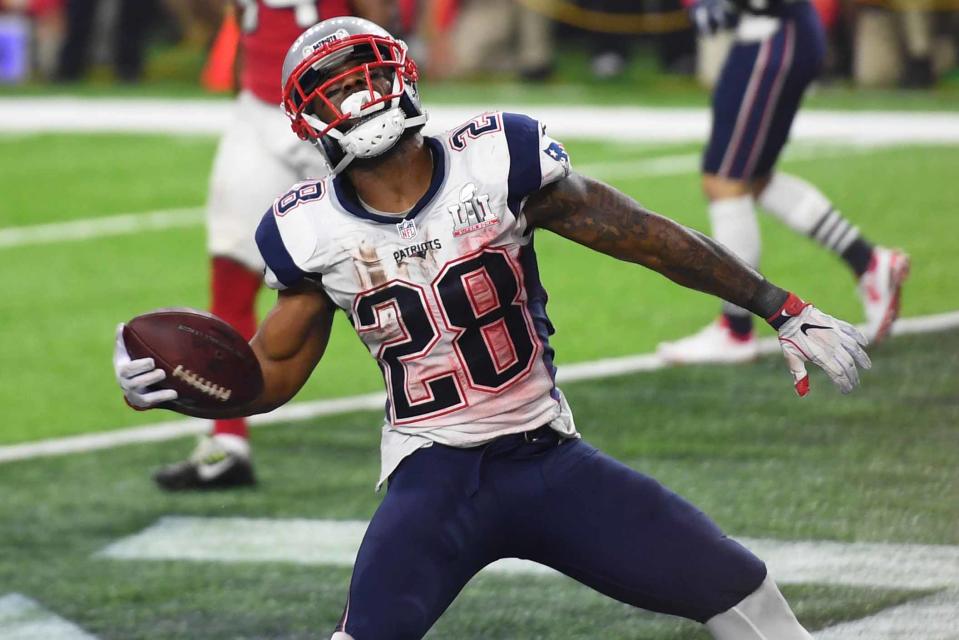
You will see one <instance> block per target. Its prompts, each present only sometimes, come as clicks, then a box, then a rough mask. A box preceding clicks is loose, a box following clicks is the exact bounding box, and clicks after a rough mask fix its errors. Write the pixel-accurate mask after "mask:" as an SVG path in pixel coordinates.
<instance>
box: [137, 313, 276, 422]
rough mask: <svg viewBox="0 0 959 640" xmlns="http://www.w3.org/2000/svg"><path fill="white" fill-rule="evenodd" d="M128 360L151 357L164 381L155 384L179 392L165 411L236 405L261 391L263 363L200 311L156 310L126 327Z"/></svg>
mask: <svg viewBox="0 0 959 640" xmlns="http://www.w3.org/2000/svg"><path fill="white" fill-rule="evenodd" d="M123 341H124V343H126V347H127V352H128V353H129V354H130V358H132V359H134V360H136V359H137V358H147V357H150V358H153V360H154V363H155V364H156V366H157V367H158V368H160V369H163V370H164V371H166V375H167V377H166V379H165V380H163V381H162V382H160V383H159V384H158V385H157V386H158V387H164V388H172V389H176V391H177V393H178V394H179V398H177V399H176V400H175V401H173V402H171V403H167V404H166V405H164V406H166V407H167V408H170V409H173V410H177V409H180V408H182V409H186V410H189V409H190V408H195V409H216V408H223V407H237V406H241V405H244V404H246V403H247V402H249V401H250V400H252V399H254V398H256V397H257V396H258V395H259V394H260V391H262V389H263V374H262V372H261V371H260V363H259V362H257V359H256V355H254V353H253V350H252V349H251V348H250V345H249V344H247V342H246V340H244V339H243V336H241V335H240V334H239V333H237V331H236V330H235V329H234V328H233V327H231V326H230V325H228V324H227V323H226V322H224V321H223V320H220V319H219V318H217V317H216V316H214V315H212V314H209V313H206V312H205V311H198V310H196V309H157V310H156V311H151V312H150V313H144V314H143V315H139V316H137V317H135V318H133V319H132V320H130V321H129V322H128V323H126V326H125V327H124V328H123Z"/></svg>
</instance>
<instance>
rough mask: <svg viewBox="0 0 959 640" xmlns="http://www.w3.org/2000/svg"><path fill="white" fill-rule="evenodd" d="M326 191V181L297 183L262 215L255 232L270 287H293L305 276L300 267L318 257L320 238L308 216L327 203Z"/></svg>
mask: <svg viewBox="0 0 959 640" xmlns="http://www.w3.org/2000/svg"><path fill="white" fill-rule="evenodd" d="M327 189H328V183H327V180H326V179H321V180H305V181H303V182H298V183H296V184H295V185H293V186H292V187H291V188H290V190H289V191H287V192H286V193H284V194H283V195H281V196H279V197H278V198H277V199H276V200H274V201H273V204H272V205H271V206H270V208H269V209H267V211H266V213H265V214H263V218H262V219H261V220H260V224H259V226H258V227H257V229H256V245H257V247H258V248H259V250H260V255H262V256H263V261H264V262H265V263H266V268H267V284H269V285H270V286H275V287H278V288H282V287H290V286H292V285H294V284H296V283H297V282H299V281H300V280H302V279H303V278H304V277H305V276H306V272H305V271H303V270H302V269H301V268H300V266H299V265H301V264H303V263H304V262H306V260H308V259H309V258H310V257H311V256H312V255H313V254H314V253H315V251H316V246H317V237H316V228H315V226H314V224H313V220H312V218H311V217H310V216H307V215H305V214H306V212H307V210H313V211H315V205H317V204H320V203H322V202H323V201H324V199H325V198H326V195H327ZM271 275H272V276H273V278H271ZM274 278H275V281H274Z"/></svg>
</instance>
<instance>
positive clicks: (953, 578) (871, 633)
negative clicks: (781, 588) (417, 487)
mask: <svg viewBox="0 0 959 640" xmlns="http://www.w3.org/2000/svg"><path fill="white" fill-rule="evenodd" d="M366 526H367V523H366V522H363V521H358V520H344V521H341V520H307V519H283V520H272V519H266V518H197V517H179V516H167V517H164V518H161V519H160V520H159V521H157V522H156V523H154V524H153V525H151V526H150V527H148V528H146V529H144V530H143V531H141V532H139V533H136V534H134V535H131V536H128V537H126V538H122V539H120V540H117V541H116V542H113V543H111V544H110V545H108V546H107V547H105V548H104V549H102V550H101V551H99V552H98V553H97V554H96V555H98V556H99V557H103V558H112V559H116V560H134V561H142V560H160V561H171V560H181V561H183V560H190V561H203V562H210V561H214V562H286V563H293V564H299V565H326V566H342V567H349V566H352V565H353V562H354V560H355V558H356V551H357V549H358V548H359V545H360V541H361V540H362V538H363V534H364V532H365V531H366ZM740 540H741V541H742V543H743V544H744V545H746V546H747V547H749V548H750V549H752V550H753V551H754V552H755V553H756V554H757V555H758V556H760V557H761V558H763V560H764V561H765V562H766V565H767V567H769V572H770V575H772V576H773V577H774V578H775V580H776V581H777V582H778V583H780V584H828V585H843V586H855V587H871V588H879V589H917V590H919V589H940V591H938V592H937V593H935V594H934V595H932V596H929V597H926V598H920V599H917V600H914V601H912V602H907V603H905V604H902V605H899V606H896V607H892V608H889V609H886V610H884V611H881V612H879V613H877V614H874V615H872V616H869V617H866V618H863V619H860V620H854V621H850V622H845V623H842V624H839V625H836V626H833V627H830V628H828V629H824V630H822V631H819V632H817V633H816V634H815V635H816V638H817V640H851V639H853V638H869V639H870V640H903V639H905V638H909V639H910V640H955V639H956V638H957V637H959V635H957V634H959V632H957V631H956V620H957V619H959V617H957V615H959V547H955V546H945V545H942V546H939V545H911V544H884V543H843V542H828V541H786V540H770V539H750V538H740ZM483 571H484V572H487V573H499V574H509V575H531V574H534V575H558V574H556V572H554V571H553V570H552V569H550V568H548V567H545V566H543V565H539V564H536V563H534V562H530V561H528V560H519V559H516V558H508V559H505V560H500V561H498V562H495V563H493V564H491V565H490V566H488V567H487V568H486V569H484V570H483Z"/></svg>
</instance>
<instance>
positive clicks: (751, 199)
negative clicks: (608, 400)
mask: <svg viewBox="0 0 959 640" xmlns="http://www.w3.org/2000/svg"><path fill="white" fill-rule="evenodd" d="M734 1H735V4H732V2H730V1H727V0H693V5H692V8H691V16H692V18H693V22H694V23H695V24H696V26H697V28H698V29H699V31H700V32H701V33H703V34H711V33H713V32H715V31H716V30H718V29H720V28H724V27H732V26H734V25H736V40H735V42H734V44H733V46H732V48H731V50H730V51H729V54H728V56H727V58H726V61H725V64H724V66H723V69H722V71H721V73H720V76H719V80H718V82H717V84H716V88H715V91H714V92H713V106H712V112H713V125H712V133H711V135H710V138H709V143H708V145H707V147H706V150H705V152H704V154H703V165H702V170H703V180H702V184H703V190H704V191H705V193H706V197H707V199H708V200H709V219H710V224H711V225H712V231H713V237H715V238H716V239H717V240H718V241H719V242H721V243H722V244H724V245H726V246H727V247H729V249H731V250H732V251H733V252H735V253H736V255H738V256H739V257H740V258H741V259H743V260H744V261H745V262H747V263H748V264H749V265H750V266H752V267H754V268H758V266H759V256H760V238H759V226H758V223H757V220H756V211H755V208H756V204H758V205H759V206H760V207H762V208H763V209H765V210H766V211H768V212H769V213H771V214H772V215H773V216H775V217H776V218H778V219H779V220H781V221H782V222H784V223H785V224H786V225H787V226H788V227H790V228H791V229H793V230H795V231H797V232H799V233H801V234H804V235H807V236H809V237H811V238H813V239H814V240H815V241H816V242H818V243H819V244H820V245H822V246H823V247H825V248H826V249H828V250H829V251H832V252H833V253H835V254H836V255H838V256H839V257H840V258H841V259H842V260H843V261H844V262H845V263H846V264H847V265H848V266H849V268H850V269H851V270H852V272H853V273H854V275H855V276H856V278H857V279H858V283H859V285H858V290H859V295H860V297H861V299H862V304H863V308H864V311H865V318H866V335H867V336H868V337H869V339H870V341H871V342H872V343H874V344H875V343H878V342H879V341H880V340H882V339H883V338H884V337H885V336H886V335H887V334H888V333H889V330H890V328H891V327H892V323H893V321H895V319H896V316H897V314H898V313H899V296H900V289H901V287H902V283H903V281H904V280H905V278H906V275H907V274H908V271H909V259H908V257H907V256H906V255H905V254H903V253H902V252H900V251H896V250H893V249H886V248H883V247H879V246H875V245H873V244H872V243H871V242H869V241H868V240H867V239H866V238H865V237H864V236H863V235H862V234H861V233H860V231H859V229H858V228H857V227H855V226H853V224H852V223H850V222H849V221H848V220H847V219H846V218H845V217H843V216H842V214H840V213H839V211H837V210H836V209H835V207H834V206H833V204H832V203H831V202H830V201H829V199H828V198H827V197H826V196H825V195H823V194H822V193H821V192H820V191H819V189H817V188H816V187H815V186H814V185H812V184H810V183H809V182H807V181H805V180H803V179H802V178H800V177H798V176H795V175H790V174H788V173H784V172H782V171H776V170H775V165H776V161H777V160H778V158H779V154H780V152H781V151H782V148H783V145H784V144H785V143H786V139H787V138H788V136H789V129H790V127H791V126H792V122H793V118H794V117H795V115H796V111H797V110H798V109H799V103H800V101H801V100H802V97H803V94H804V93H805V91H806V88H807V87H808V86H809V84H810V83H811V82H812V81H813V79H815V77H816V75H817V74H818V72H819V70H820V67H821V66H822V61H823V56H824V53H825V46H826V45H825V37H824V35H823V29H822V25H821V24H820V22H819V18H818V16H817V14H816V10H815V9H814V8H813V6H812V4H811V3H810V2H809V1H808V0H734ZM752 329H753V323H752V317H751V315H750V313H749V311H748V310H747V309H743V308H742V307H741V306H739V305H736V304H733V303H730V302H726V303H724V304H723V307H722V314H721V315H720V317H719V319H718V320H716V321H715V322H713V323H712V324H710V325H708V326H707V327H706V328H705V329H703V330H702V331H700V332H698V333H696V334H694V335H692V336H690V337H687V338H684V339H682V340H679V341H676V342H666V343H662V344H660V345H659V348H658V350H657V351H658V353H659V355H660V356H661V357H663V358H664V359H665V360H667V361H669V362H674V363H691V362H742V361H747V360H752V359H754V358H755V357H756V356H757V354H758V351H757V344H756V339H755V338H754V336H753V330H752Z"/></svg>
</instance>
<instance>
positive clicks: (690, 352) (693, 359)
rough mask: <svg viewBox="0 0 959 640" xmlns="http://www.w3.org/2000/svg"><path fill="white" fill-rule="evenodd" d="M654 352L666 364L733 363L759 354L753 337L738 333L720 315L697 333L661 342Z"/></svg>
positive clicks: (753, 357)
mask: <svg viewBox="0 0 959 640" xmlns="http://www.w3.org/2000/svg"><path fill="white" fill-rule="evenodd" d="M656 354H657V355H658V356H659V357H660V358H662V359H663V360H664V361H665V362H668V363H670V364H700V363H727V364H728V363H736V362H748V361H750V360H755V359H756V357H757V356H758V355H759V347H758V345H757V343H756V338H755V337H754V336H753V334H752V333H750V334H749V335H748V336H745V337H743V336H738V335H736V334H734V333H733V332H732V330H731V329H730V328H729V324H728V323H727V321H726V318H725V317H722V316H720V317H719V319H717V320H716V321H715V322H713V323H711V324H709V325H707V326H706V327H705V328H704V329H702V330H701V331H699V332H698V333H694V334H693V335H691V336H689V337H687V338H683V339H681V340H676V341H675V342H662V343H660V344H659V346H658V347H657V348H656Z"/></svg>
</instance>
